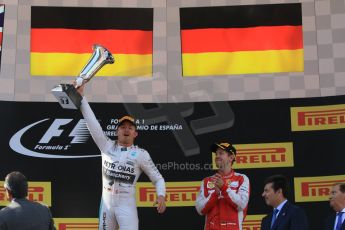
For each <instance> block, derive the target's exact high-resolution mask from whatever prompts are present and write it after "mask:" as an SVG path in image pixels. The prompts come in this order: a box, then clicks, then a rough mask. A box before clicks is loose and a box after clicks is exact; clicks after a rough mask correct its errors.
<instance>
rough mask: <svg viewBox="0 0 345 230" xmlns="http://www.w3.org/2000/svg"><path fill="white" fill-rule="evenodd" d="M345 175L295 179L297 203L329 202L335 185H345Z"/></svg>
mask: <svg viewBox="0 0 345 230" xmlns="http://www.w3.org/2000/svg"><path fill="white" fill-rule="evenodd" d="M344 182H345V175H337V176H320V177H300V178H294V184H295V200H296V202H313V201H328V200H329V195H330V192H331V188H332V186H333V185H334V184H335V183H344Z"/></svg>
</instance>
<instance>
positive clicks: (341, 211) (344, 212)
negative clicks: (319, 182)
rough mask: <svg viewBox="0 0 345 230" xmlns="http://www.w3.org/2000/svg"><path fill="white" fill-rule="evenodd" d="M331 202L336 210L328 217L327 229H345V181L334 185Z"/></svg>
mask: <svg viewBox="0 0 345 230" xmlns="http://www.w3.org/2000/svg"><path fill="white" fill-rule="evenodd" d="M329 204H330V206H331V207H332V208H333V210H334V211H335V212H334V213H332V214H331V215H330V216H329V217H328V218H327V220H326V223H325V230H345V221H344V219H345V183H339V184H335V185H334V186H333V187H332V190H331V193H330V198H329Z"/></svg>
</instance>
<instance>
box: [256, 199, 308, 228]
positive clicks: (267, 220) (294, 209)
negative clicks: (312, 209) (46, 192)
mask: <svg viewBox="0 0 345 230" xmlns="http://www.w3.org/2000/svg"><path fill="white" fill-rule="evenodd" d="M271 220H272V213H271V214H269V215H267V216H265V217H264V218H263V219H262V221H261V230H270V228H271ZM308 228H309V226H308V220H307V216H306V215H305V212H304V211H303V209H301V208H300V207H298V206H296V205H293V204H291V203H290V202H289V201H287V202H286V203H285V205H284V206H283V208H282V209H281V210H280V212H279V215H278V217H277V219H276V221H275V222H274V225H273V226H272V230H307V229H308Z"/></svg>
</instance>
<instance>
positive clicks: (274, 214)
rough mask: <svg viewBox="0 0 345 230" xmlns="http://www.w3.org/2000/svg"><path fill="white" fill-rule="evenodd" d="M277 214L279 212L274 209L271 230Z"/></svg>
mask: <svg viewBox="0 0 345 230" xmlns="http://www.w3.org/2000/svg"><path fill="white" fill-rule="evenodd" d="M278 212H279V210H278V209H276V208H275V209H274V210H273V214H272V221H271V229H272V226H273V224H274V222H275V221H276V219H277V214H278Z"/></svg>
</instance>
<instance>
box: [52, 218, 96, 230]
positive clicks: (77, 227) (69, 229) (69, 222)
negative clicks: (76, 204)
mask: <svg viewBox="0 0 345 230" xmlns="http://www.w3.org/2000/svg"><path fill="white" fill-rule="evenodd" d="M54 223H55V227H56V230H82V229H87V230H98V218H54Z"/></svg>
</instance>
